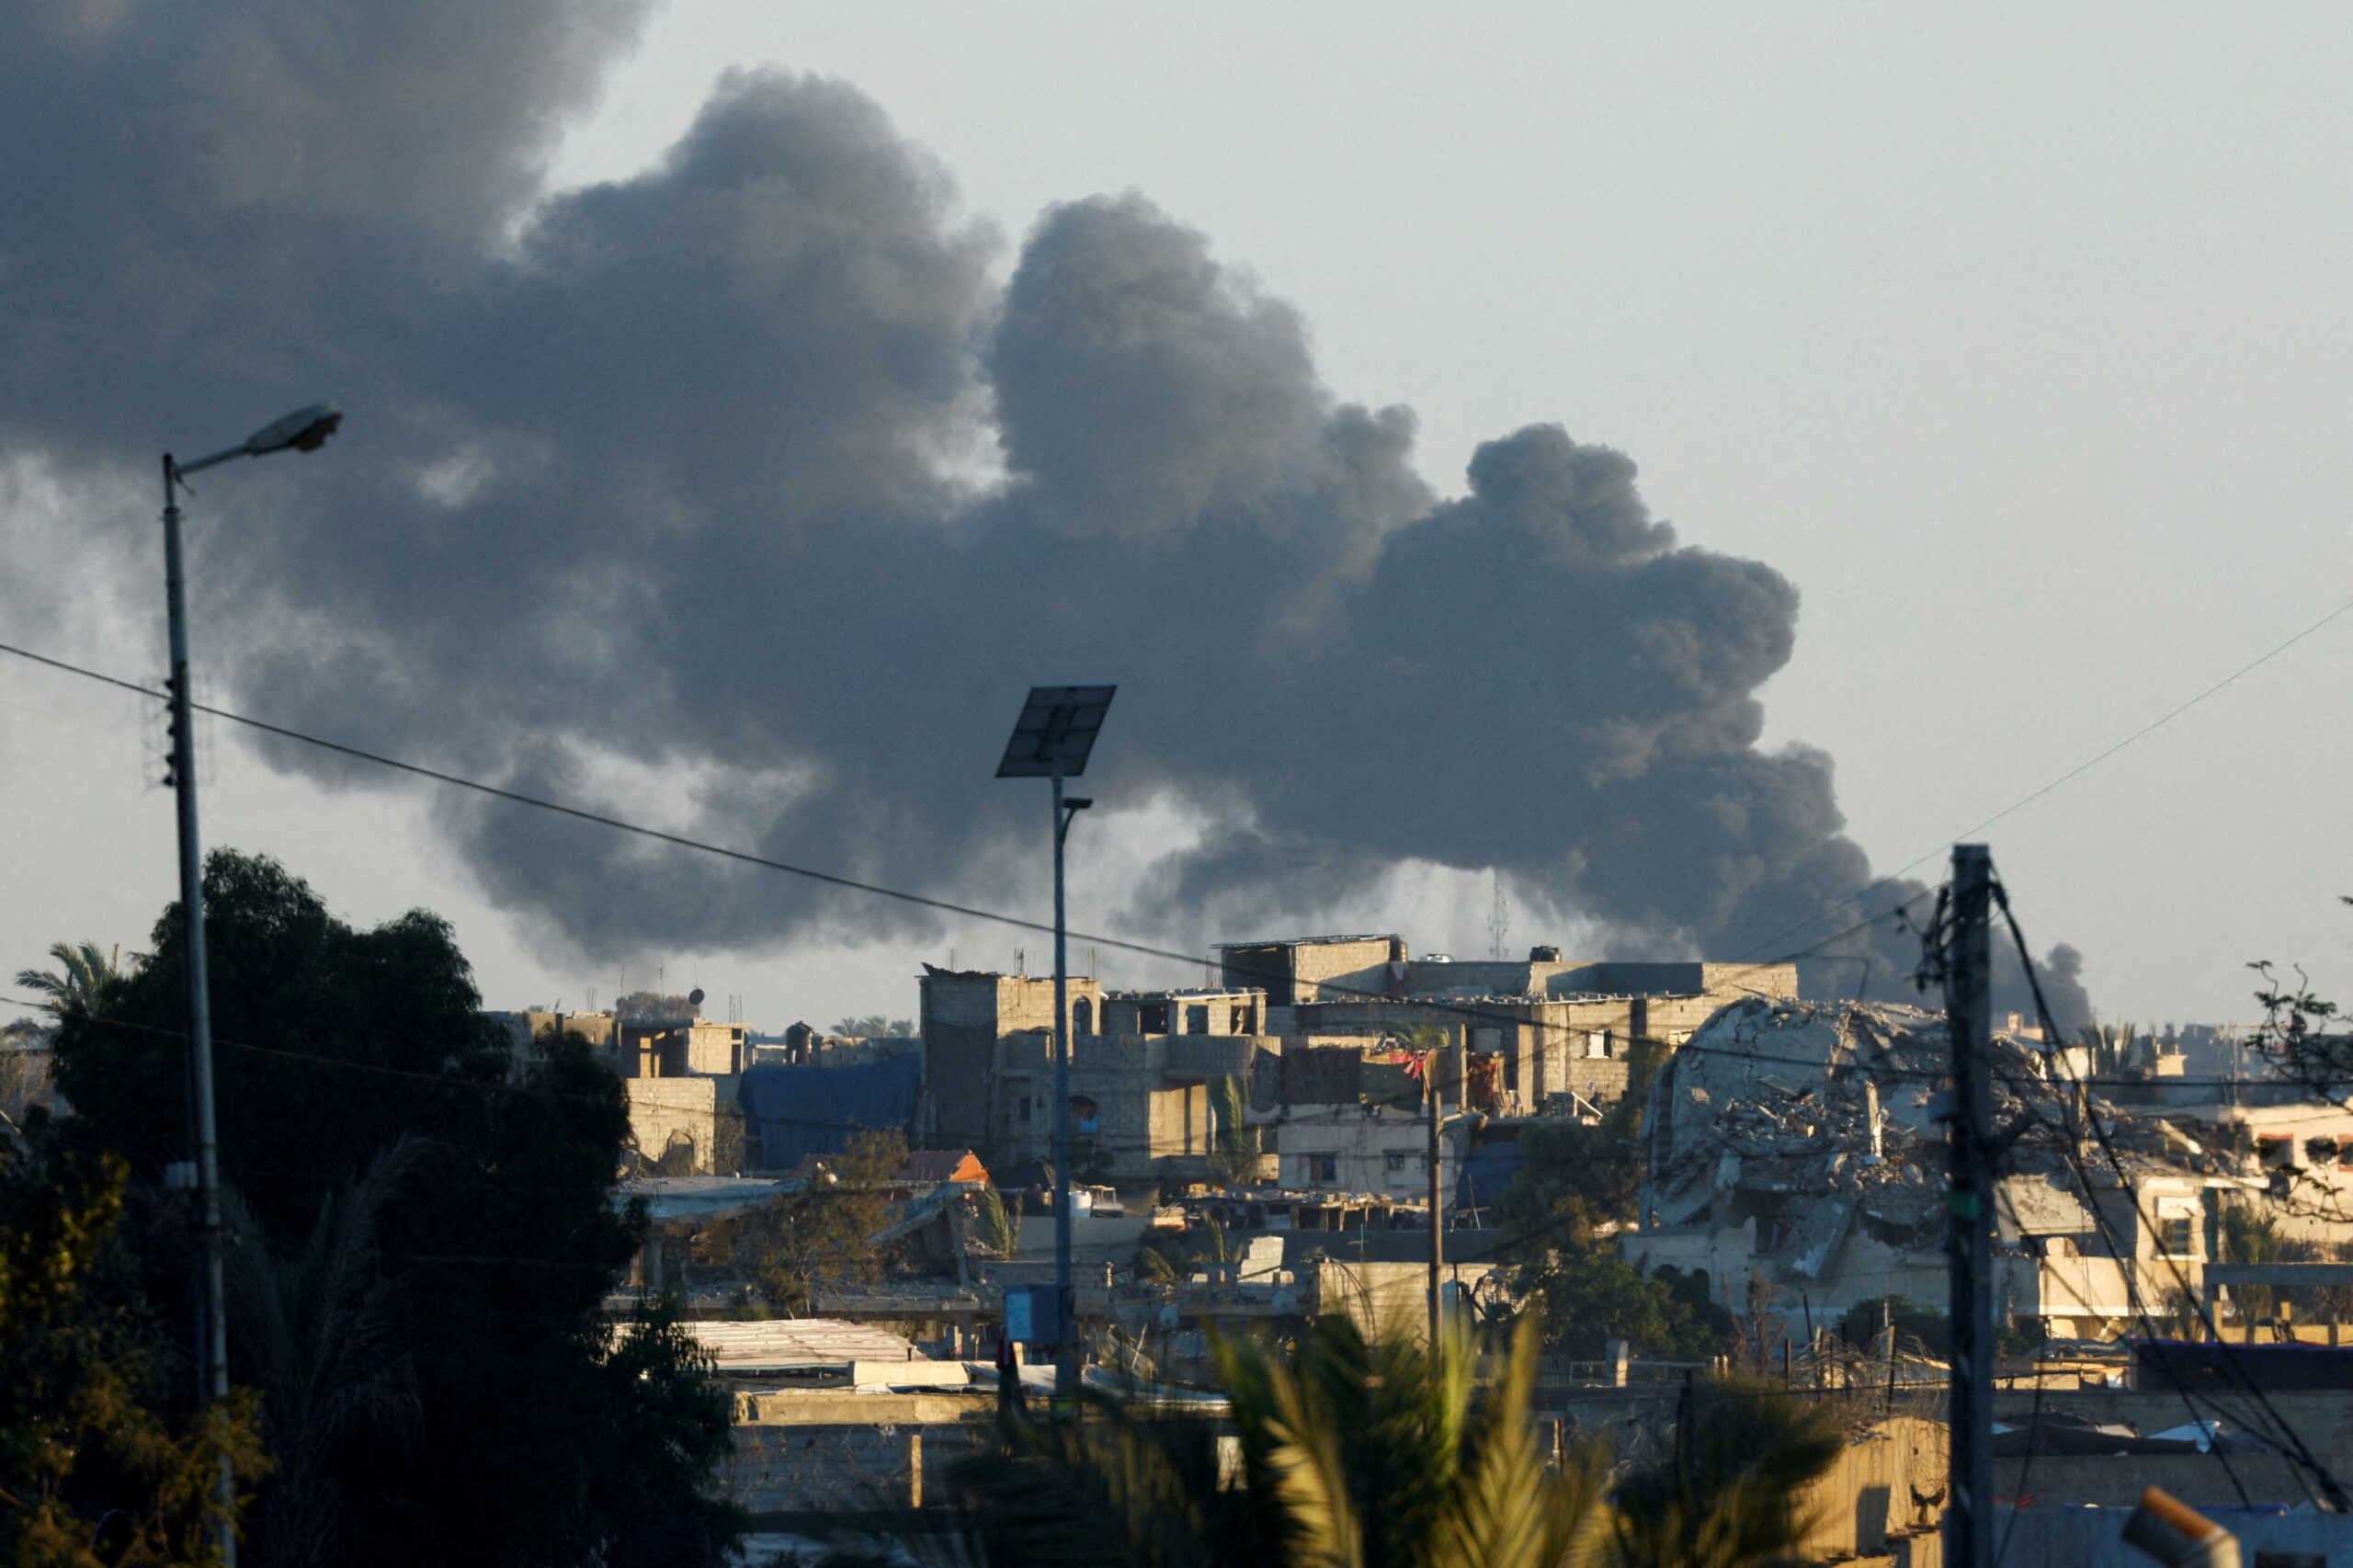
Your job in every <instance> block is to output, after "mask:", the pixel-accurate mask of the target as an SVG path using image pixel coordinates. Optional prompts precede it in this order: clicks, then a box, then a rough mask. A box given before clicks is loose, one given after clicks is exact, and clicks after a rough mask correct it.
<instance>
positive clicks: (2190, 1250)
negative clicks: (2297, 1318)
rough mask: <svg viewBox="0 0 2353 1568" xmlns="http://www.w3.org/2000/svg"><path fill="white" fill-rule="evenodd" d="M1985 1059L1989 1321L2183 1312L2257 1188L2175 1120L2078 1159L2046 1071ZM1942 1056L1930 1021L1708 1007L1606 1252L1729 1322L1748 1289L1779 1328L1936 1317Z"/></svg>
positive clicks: (2054, 1077) (2116, 1326) (2026, 1050)
mask: <svg viewBox="0 0 2353 1568" xmlns="http://www.w3.org/2000/svg"><path fill="white" fill-rule="evenodd" d="M1993 1049H1994V1054H1995V1062H1994V1074H1993V1076H1994V1082H1995V1090H1994V1097H1995V1125H1996V1127H1999V1128H2010V1129H2014V1130H2018V1136H2016V1138H2015V1139H2014V1141H2012V1142H2009V1144H2008V1146H2007V1148H2006V1151H2005V1153H2003V1155H2002V1169H2003V1173H2004V1174H2003V1176H2002V1177H2001V1179H2000V1182H1999V1185H1998V1188H1997V1197H1996V1208H1997V1218H1998V1221H1999V1232H1998V1241H1997V1245H1996V1248H1995V1252H1996V1256H1995V1295H1996V1300H1997V1301H1998V1302H2000V1303H2001V1307H2002V1310H2003V1311H2004V1312H2005V1314H2006V1316H2007V1317H2008V1318H2009V1319H2010V1320H2012V1321H2013V1322H2015V1323H2018V1324H2021V1325H2022V1326H2039V1327H2040V1328H2041V1329H2043V1330H2045V1331H2046V1332H2048V1333H2049V1334H2051V1335H2054V1336H2057V1337H2070V1336H2075V1335H2086V1336H2096V1337H2105V1336H2108V1335H2112V1334H2114V1333H2116V1332H2119V1331H2120V1330H2122V1329H2124V1328H2127V1327H2129V1326H2131V1325H2132V1324H2134V1323H2135V1321H2136V1320H2143V1323H2144V1324H2145V1320H2149V1319H2153V1318H2154V1319H2162V1318H2166V1317H2169V1316H2172V1315H2173V1314H2176V1313H2178V1312H2182V1311H2184V1310H2185V1303H2184V1301H2183V1296H2184V1293H2185V1292H2186V1291H2195V1290H2198V1289H2199V1288H2200V1278H2201V1274H2202V1271H2203V1268H2204V1267H2205V1265H2206V1263H2207V1262H2208V1261H2209V1260H2211V1259H2214V1258H2215V1257H2216V1256H2218V1236H2219V1233H2220V1231H2221V1225H2222V1218H2221V1217H2222V1212H2223V1210H2225V1209H2226V1208H2227V1207H2228V1206H2230V1205H2231V1204H2233V1203H2237V1202H2245V1201H2248V1200H2250V1199H2259V1198H2260V1195H2261V1194H2262V1193H2263V1192H2264V1191H2265V1189H2266V1187H2267V1186H2268V1183H2267V1180H2266V1179H2265V1178H2264V1177H2263V1176H2260V1175H2258V1174H2256V1173H2254V1172H2253V1171H2252V1170H2251V1169H2250V1168H2249V1159H2250V1158H2251V1156H2250V1157H2242V1156H2240V1155H2237V1154H2234V1153H2231V1152H2230V1150H2229V1149H2228V1147H2226V1146H2225V1144H2224V1143H2223V1142H2220V1141H2216V1140H2214V1139H2213V1136H2212V1134H2211V1132H2209V1133H2208V1134H2207V1136H2206V1137H2204V1138H2201V1137H2200V1136H2199V1135H2198V1132H2197V1131H2196V1130H2194V1129H2188V1130H2186V1129H2185V1127H2184V1126H2182V1125H2178V1124H2177V1123H2178V1122H2179V1121H2180V1120H2181V1119H2179V1118H2176V1119H2158V1118H2155V1117H2151V1116H2134V1115H2132V1114H2131V1113H2129V1112H2126V1111H2123V1110H2121V1109H2120V1108H2117V1107H2115V1106H2112V1105H2109V1104H2106V1103H2105V1102H2097V1103H2094V1104H2093V1105H2092V1106H2091V1109H2092V1111H2093V1112H2094V1113H2095V1114H2097V1116H2098V1117H2099V1118H2100V1119H2101V1121H2102V1123H2103V1124H2104V1125H2106V1126H2109V1127H2110V1128H2111V1129H2112V1131H2110V1134H2109V1144H2110V1146H2111V1147H2112V1148H2113V1149H2114V1151H2115V1157H2114V1159H2113V1160H2111V1159H2110V1158H2109V1156H2108V1153H2106V1152H2105V1151H2099V1150H2092V1151H2091V1152H2090V1153H2088V1155H2087V1156H2086V1157H2075V1153H2076V1152H2075V1150H2074V1149H2073V1148H2072V1147H2071V1146H2070V1135H2069V1133H2068V1132H2067V1131H2066V1128H2067V1126H2068V1125H2069V1112H2070V1110H2071V1109H2072V1108H2073V1107H2074V1104H2075V1097H2076V1096H2079V1095H2080V1094H2081V1092H2082V1091H2081V1090H2080V1089H2079V1088H2078V1087H2077V1086H2076V1085H2075V1083H2074V1082H2073V1080H2072V1078H2071V1077H2070V1075H2069V1074H2067V1073H2066V1072H2065V1071H2064V1065H2065V1064H2064V1063H2062V1062H2057V1061H2055V1060H2054V1058H2053V1055H2052V1052H2051V1051H2050V1050H2049V1049H2048V1048H2046V1047H2044V1046H2043V1045H2041V1044H2040V1042H2036V1041H2021V1040H2013V1039H2009V1038H2006V1037H2005V1036H2000V1035H1997V1036H1995V1040H1994V1046H1993ZM1950 1054H1951V1048H1950V1045H1949V1037H1948V1035H1947V1032H1946V1028H1945V1020H1944V1018H1943V1017H1942V1016H1941V1015H1938V1014H1933V1013H1927V1012H1923V1011H1921V1010H1919V1009H1916V1008H1912V1007H1905V1006H1893V1005H1879V1004H1860V1003H1852V1002H1836V1003H1832V1002H1823V1003H1810V1002H1795V1001H1787V1000H1783V1001H1772V1002H1768V1001H1766V1000H1764V999H1762V998H1757V999H1752V1000H1750V1001H1746V1002H1743V1003H1740V1004H1738V1005H1736V1006H1731V1007H1727V1008H1725V1009H1724V1010H1723V1011H1722V1012H1721V1013H1719V1014H1718V1015H1717V1016H1716V1017H1714V1018H1713V1019H1711V1021H1710V1022H1709V1023H1708V1024H1707V1025H1706V1027H1705V1028H1702V1029H1700V1030H1699V1032H1698V1033H1697V1034H1695V1035H1694V1036H1693V1037H1692V1038H1691V1040H1689V1041H1688V1043H1687V1044H1686V1046H1685V1047H1684V1048H1683V1049H1682V1050H1681V1051H1677V1053H1676V1054H1675V1056H1674V1057H1673V1058H1672V1059H1671V1060H1670V1061H1669V1062H1667V1063H1666V1064H1665V1066H1664V1067H1662V1068H1661V1070H1660V1072H1659V1074H1658V1075H1657V1076H1656V1078H1655V1079H1654V1081H1653V1083H1652V1085H1651V1091H1650V1097H1649V1101H1648V1104H1647V1108H1646V1111H1647V1113H1646V1116H1645V1120H1644V1139H1645V1145H1646V1147H1645V1160H1646V1179H1645V1181H1644V1183H1643V1187H1642V1191H1641V1199H1640V1228H1639V1229H1638V1230H1636V1231H1635V1232H1633V1233H1630V1234H1628V1235H1626V1236H1625V1237H1623V1238H1621V1241H1620V1253H1621V1256H1624V1257H1625V1259H1626V1261H1628V1262H1629V1263H1631V1264H1633V1265H1634V1266H1635V1267H1638V1268H1640V1269H1642V1270H1643V1271H1644V1272H1646V1273H1647V1272H1650V1271H1652V1270H1654V1269H1656V1268H1658V1267H1663V1266H1668V1265H1672V1266H1673V1267H1677V1268H1679V1269H1682V1270H1685V1271H1687V1272H1688V1271H1691V1270H1699V1271H1703V1272H1704V1273H1706V1275H1707V1276H1708V1278H1709V1279H1710V1281H1711V1289H1712V1290H1714V1292H1715V1294H1716V1297H1717V1299H1718V1300H1719V1301H1722V1302H1724V1303H1725V1304H1727V1305H1734V1306H1738V1305H1743V1304H1745V1303H1746V1302H1748V1301H1751V1300H1752V1299H1754V1297H1753V1295H1752V1291H1753V1290H1755V1289H1756V1288H1757V1287H1761V1289H1762V1293H1763V1297H1764V1299H1765V1300H1766V1301H1768V1302H1769V1303H1770V1306H1771V1308H1772V1310H1775V1311H1777V1312H1780V1313H1781V1314H1783V1315H1784V1317H1785V1318H1787V1319H1789V1320H1790V1321H1794V1320H1795V1319H1796V1318H1798V1317H1799V1316H1800V1315H1801V1314H1804V1315H1811V1316H1813V1318H1814V1319H1815V1320H1816V1321H1821V1320H1823V1319H1824V1317H1825V1316H1827V1315H1835V1314H1836V1313H1837V1312H1841V1311H1843V1310H1844V1309H1846V1308H1847V1307H1849V1306H1852V1305H1854V1304H1856V1303H1858V1302H1861V1301H1871V1300H1875V1299H1877V1298H1880V1297H1883V1296H1902V1297H1907V1298H1909V1299H1911V1300H1913V1301H1920V1302H1923V1303H1931V1304H1933V1303H1938V1302H1941V1301H1943V1300H1944V1299H1945V1296H1946V1293H1947V1290H1946V1273H1945V1256H1944V1245H1945V1233H1946V1227H1947V1222H1948V1221H1947V1205H1946V1194H1947V1191H1948V1183H1947V1178H1946V1172H1947V1168H1948V1158H1947V1154H1946V1127H1945V1123H1944V1122H1943V1121H1942V1120H1940V1119H1938V1118H1939V1116H1940V1114H1941V1112H1942V1109H1943V1096H1945V1095H1946V1094H1947V1093H1948V1092H1949V1087H1950V1067H1949V1062H1950ZM2325 1147H2327V1148H2328V1150H2329V1152H2330V1153H2334V1152H2335V1145H2334V1144H2325Z"/></svg>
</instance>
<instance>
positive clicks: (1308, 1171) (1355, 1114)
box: [1274, 1105, 1469, 1199]
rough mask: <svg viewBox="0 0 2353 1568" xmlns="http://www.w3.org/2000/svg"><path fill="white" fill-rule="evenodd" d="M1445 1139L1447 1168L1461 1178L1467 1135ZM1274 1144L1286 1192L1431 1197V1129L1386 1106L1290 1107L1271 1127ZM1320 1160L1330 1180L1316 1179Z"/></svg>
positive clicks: (1452, 1130) (1455, 1133)
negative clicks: (1326, 1163) (1327, 1160)
mask: <svg viewBox="0 0 2353 1568" xmlns="http://www.w3.org/2000/svg"><path fill="white" fill-rule="evenodd" d="M1443 1136H1444V1138H1445V1159H1446V1167H1447V1169H1448V1170H1449V1172H1453V1173H1457V1174H1459V1173H1460V1172H1461V1169H1462V1151H1463V1142H1464V1140H1465V1139H1466V1138H1467V1137H1468V1136H1469V1133H1468V1131H1467V1130H1466V1129H1464V1128H1463V1127H1461V1125H1460V1124H1457V1125H1456V1126H1453V1127H1449V1128H1448V1129H1447V1130H1446V1131H1445V1133H1444V1134H1443ZM1274 1139H1275V1154H1276V1156H1277V1160H1278V1169H1279V1173H1280V1174H1279V1175H1278V1176H1277V1177H1276V1180H1277V1182H1278V1183H1279V1185H1281V1186H1282V1187H1286V1188H1290V1189H1293V1190H1297V1191H1310V1190H1313V1189H1314V1188H1318V1187H1324V1188H1329V1189H1331V1190H1334V1191H1338V1192H1370V1193H1383V1194H1387V1195H1389V1196H1392V1197H1394V1198H1399V1199H1422V1198H1425V1197H1427V1194H1428V1192H1429V1171H1428V1167H1427V1159H1428V1154H1429V1125H1428V1123H1427V1121H1425V1120H1424V1119H1422V1117H1421V1116H1420V1115H1419V1114H1417V1113H1415V1112H1413V1111H1409V1110H1399V1109H1395V1108H1389V1107H1384V1106H1358V1105H1350V1106H1293V1107H1291V1108H1290V1113H1289V1114H1288V1115H1287V1116H1286V1117H1285V1118H1284V1119H1283V1120H1282V1121H1281V1122H1280V1123H1279V1124H1278V1125H1277V1127H1276V1128H1275V1130H1274ZM1320 1155H1328V1156H1330V1157H1331V1161H1332V1168H1333V1174H1332V1175H1331V1176H1329V1177H1324V1176H1319V1175H1318V1174H1317V1172H1318V1170H1319V1168H1320V1167H1319V1162H1318V1158H1317V1157H1318V1156H1320ZM1392 1156H1394V1158H1392Z"/></svg>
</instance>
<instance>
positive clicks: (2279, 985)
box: [2247, 895, 2353, 1099]
mask: <svg viewBox="0 0 2353 1568" xmlns="http://www.w3.org/2000/svg"><path fill="white" fill-rule="evenodd" d="M2337 902H2338V903H2345V904H2353V898H2348V897H2345V896H2342V895H2340V896H2339V897H2338V899H2337ZM2247 968H2249V969H2251V970H2253V971H2255V972H2256V974H2257V975H2259V976H2261V977H2262V983H2260V984H2259V985H2258V986H2256V993H2255V999H2256V1002H2257V1003H2258V1004H2260V1005H2261V1006H2262V1008H2263V1022H2262V1023H2260V1024H2258V1025H2256V1028H2255V1032H2254V1034H2253V1035H2252V1036H2250V1037H2249V1043H2250V1044H2252V1045H2253V1046H2254V1047H2255V1048H2256V1050H2257V1051H2262V1052H2264V1053H2266V1054H2267V1055H2268V1056H2269V1057H2270V1058H2271V1059H2272V1061H2273V1062H2275V1063H2277V1064H2278V1066H2279V1070H2280V1071H2281V1072H2283V1073H2285V1074H2288V1076H2290V1077H2291V1078H2294V1079H2297V1080H2298V1081H2299V1082H2301V1083H2302V1084H2303V1085H2304V1086H2305V1087H2307V1088H2309V1089H2311V1090H2313V1092H2314V1093H2316V1094H2318V1095H2320V1096H2323V1097H2324V1098H2328V1099H2335V1098H2336V1097H2338V1096H2341V1095H2342V1094H2343V1093H2344V1092H2345V1090H2346V1088H2347V1086H2348V1085H2353V1034H2347V1032H2345V1029H2344V1028H2343V1026H2342V1022H2341V1019H2342V1012H2343V1010H2342V1009H2341V1008H2339V1007H2338V1006H2337V1005H2336V1003H2335V1002H2332V1001H2330V1000H2328V999H2327V998H2326V997H2324V996H2320V995H2318V994H2315V993H2314V992H2313V988H2312V982H2311V981H2310V979H2309V978H2307V977H2306V975H2305V973H2304V971H2302V969H2301V968H2300V969H2298V970H2297V971H2296V978H2295V980H2294V981H2293V982H2292V983H2291V982H2290V981H2289V980H2288V978H2287V977H2286V976H2284V975H2282V974H2280V973H2279V971H2278V970H2277V969H2276V968H2274V967H2273V966H2272V965H2271V964H2270V963H2268V962H2267V961H2264V960H2256V962H2253V963H2250V964H2248V965H2247Z"/></svg>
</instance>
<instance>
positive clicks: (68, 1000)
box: [17, 942, 122, 1016]
mask: <svg viewBox="0 0 2353 1568" xmlns="http://www.w3.org/2000/svg"><path fill="white" fill-rule="evenodd" d="M49 956H50V957H51V958H53V959H55V960H57V964H58V967H57V968H56V969H53V970H40V969H20V970H18V971H17V984H19V985H21V986H23V987H24V988H25V989H26V990H28V991H31V992H37V993H39V994H40V995H43V996H46V997H48V998H49V1004H48V1006H49V1010H50V1011H51V1012H52V1013H56V1014H59V1015H60V1016H63V1015H64V1014H67V1013H97V1012H104V1011H105V1010H106V1001H107V998H108V996H110V995H111V994H113V992H114V989H115V987H116V986H118V985H119V984H120V983H122V974H121V971H119V970H117V969H116V968H115V963H114V959H113V957H112V956H111V955H110V954H108V953H106V952H103V951H101V950H100V949H99V948H98V945H97V943H96V942H51V944H50V945H49Z"/></svg>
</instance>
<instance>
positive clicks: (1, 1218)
mask: <svg viewBox="0 0 2353 1568" xmlns="http://www.w3.org/2000/svg"><path fill="white" fill-rule="evenodd" d="M125 1185H126V1178H125V1171H124V1167H123V1165H122V1162H121V1161H120V1160H119V1159H117V1158H113V1157H111V1156H98V1157H97V1158H87V1157H83V1156H79V1155H76V1154H74V1153H72V1152H70V1151H64V1150H62V1149H60V1148H58V1147H57V1145H56V1142H55V1141H54V1140H53V1139H52V1138H51V1136H50V1129H49V1126H48V1124H47V1119H46V1118H45V1117H37V1118H35V1119H34V1123H33V1126H32V1127H31V1129H30V1130H29V1135H28V1137H27V1138H25V1139H22V1140H18V1141H15V1142H11V1143H8V1144H6V1145H0V1561H6V1562H11V1563H22V1564H28V1565H40V1568H52V1565H53V1568H98V1565H99V1564H101V1563H109V1564H111V1563H128V1564H142V1565H154V1568H164V1565H175V1568H176V1565H179V1564H188V1565H191V1568H193V1565H195V1564H199V1563H208V1562H217V1561H218V1558H217V1556H216V1555H215V1553H214V1550H213V1547H212V1544H211V1541H210V1536H209V1531H210V1529H211V1528H212V1527H213V1524H214V1523H215V1520H214V1516H213V1487H214V1483H215V1479H216V1477H217V1476H218V1475H219V1473H220V1466H221V1461H222V1459H223V1458H224V1457H225V1458H226V1459H227V1460H229V1461H230V1463H231V1464H232V1466H233V1470H234V1473H235V1475H236V1477H237V1482H238V1491H237V1505H238V1510H239V1513H240V1516H242V1514H243V1512H244V1507H245V1506H246V1505H248V1504H249V1503H250V1501H251V1499H252V1495H253V1489H254V1485H255V1483H256V1482H257V1481H259V1480H260V1479H261V1477H262V1476H263V1475H264V1474H266V1473H267V1470H268V1461H267V1459H266V1458H265V1456H264V1454H263V1451H262V1447H261V1443H260V1440H259V1438H258V1437H257V1436H256V1424H257V1415H256V1400H255V1396H254V1395H253V1394H252V1393H251V1392H239V1393H238V1394H237V1395H235V1396H234V1397H233V1399H232V1400H230V1401H229V1402H228V1403H226V1404H225V1405H224V1406H220V1407H214V1408H209V1409H206V1410H202V1411H193V1410H188V1409H187V1408H186V1407H185V1402H184V1401H175V1400H174V1399H173V1398H172V1390H171V1387H170V1385H172V1384H176V1385H177V1386H178V1387H180V1388H181V1389H185V1387H186V1384H187V1381H188V1380H187V1374H186V1367H185V1364H184V1363H182V1362H180V1361H177V1360H176V1359H175V1358H172V1357H171V1356H169V1355H168V1354H165V1353H162V1352H161V1351H160V1349H159V1347H160V1346H167V1345H169V1344H170V1343H171V1341H170V1338H169V1336H168V1335H166V1333H165V1331H164V1330H163V1328H162V1325H160V1324H156V1323H155V1322H154V1321H153V1316H152V1314H150V1313H145V1312H142V1311H141V1310H140V1308H139V1304H138V1301H137V1299H136V1296H135V1293H133V1292H132V1291H131V1290H128V1289H127V1288H126V1280H125V1278H124V1276H125V1273H126V1270H125V1268H124V1257H123V1246H122V1241H121V1221H122V1216H123V1210H124V1187H125ZM176 1405H178V1406H179V1408H177V1409H176V1408H175V1406H176Z"/></svg>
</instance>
